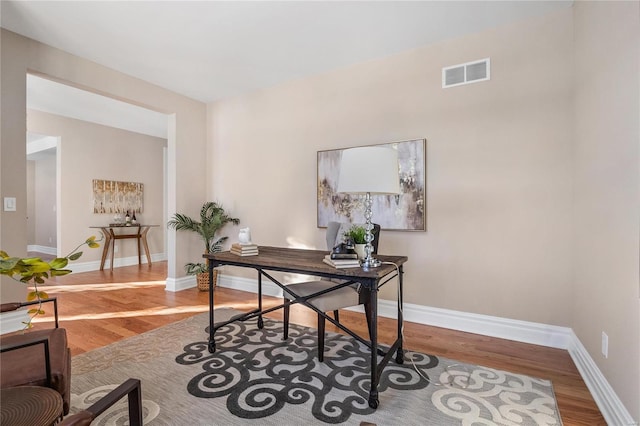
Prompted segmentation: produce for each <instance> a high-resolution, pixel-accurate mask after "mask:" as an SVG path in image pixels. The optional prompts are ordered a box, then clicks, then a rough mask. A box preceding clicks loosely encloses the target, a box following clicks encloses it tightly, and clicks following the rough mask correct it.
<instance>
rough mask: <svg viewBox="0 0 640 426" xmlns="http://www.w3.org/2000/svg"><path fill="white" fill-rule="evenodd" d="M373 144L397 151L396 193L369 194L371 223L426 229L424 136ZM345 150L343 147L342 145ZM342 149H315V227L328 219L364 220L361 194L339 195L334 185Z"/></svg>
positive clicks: (321, 225)
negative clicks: (316, 150) (397, 174)
mask: <svg viewBox="0 0 640 426" xmlns="http://www.w3.org/2000/svg"><path fill="white" fill-rule="evenodd" d="M376 146H384V147H390V148H393V149H395V150H397V151H398V168H399V175H400V190H401V194H400V195H372V196H371V198H372V200H373V207H372V212H373V216H372V217H373V222H375V223H378V224H379V225H380V226H381V228H382V229H387V230H395V231H426V229H427V227H426V210H427V206H426V194H425V171H426V164H427V163H426V148H427V140H426V139H415V140H409V141H402V142H392V143H387V144H380V145H376ZM345 149H346V148H345ZM343 151H344V149H333V150H328V151H318V169H317V175H318V183H317V191H318V193H317V202H318V227H319V228H324V227H326V226H327V224H328V223H329V222H332V221H335V222H352V223H364V222H365V218H364V195H354V194H341V193H338V192H337V191H336V188H337V187H338V179H339V176H338V175H339V170H340V162H341V159H342V152H343Z"/></svg>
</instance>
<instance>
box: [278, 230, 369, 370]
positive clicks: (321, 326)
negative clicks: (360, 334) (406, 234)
mask: <svg viewBox="0 0 640 426" xmlns="http://www.w3.org/2000/svg"><path fill="white" fill-rule="evenodd" d="M336 223H337V222H336ZM327 229H329V227H327ZM337 231H339V228H338V229H337ZM380 231H381V228H380V225H378V224H374V229H373V230H372V233H373V235H374V236H375V239H374V240H373V242H372V245H373V251H372V252H371V253H372V254H377V253H378V244H379V243H380ZM332 245H333V243H331V244H329V241H327V248H328V249H329V250H331V249H332V248H330V246H332ZM290 301H291V300H290V299H289V298H288V297H286V295H285V296H284V302H285V303H287V302H290ZM358 304H359V305H363V306H364V310H365V317H366V319H367V328H368V330H369V337H371V320H370V312H371V305H370V304H369V298H368V297H364V298H363V297H362V295H359V301H358ZM353 306H355V305H353ZM317 315H318V327H317V329H318V360H319V361H320V362H323V361H324V340H325V330H326V319H325V317H324V316H322V315H321V314H320V313H318V314H317ZM333 317H334V319H335V320H336V321H337V322H340V316H339V310H338V309H335V310H334V311H333ZM289 318H290V305H289V304H288V303H287V304H286V305H285V306H284V313H283V322H284V330H283V335H282V340H287V339H288V338H289Z"/></svg>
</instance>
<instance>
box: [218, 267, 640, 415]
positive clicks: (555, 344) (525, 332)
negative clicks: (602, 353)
mask: <svg viewBox="0 0 640 426" xmlns="http://www.w3.org/2000/svg"><path fill="white" fill-rule="evenodd" d="M218 285H219V286H221V287H228V288H233V289H236V290H243V291H248V292H251V293H256V292H257V280H256V279H249V278H240V277H234V276H230V275H222V274H219V275H218ZM262 293H263V294H264V295H267V296H275V297H281V296H282V290H281V289H280V287H278V286H277V285H275V284H273V283H272V282H270V281H269V280H266V279H263V282H262ZM349 309H350V310H354V311H358V312H363V311H364V310H363V309H362V307H360V306H358V307H354V308H349ZM397 312H398V310H397V302H396V301H394V300H383V299H380V300H379V301H378V315H380V316H381V317H386V318H397ZM402 313H403V317H404V320H405V321H410V322H415V323H418V324H424V325H430V326H434V327H443V328H448V329H452V330H458V331H464V332H467V333H474V334H480V335H483V336H491V337H497V338H499V339H507V340H513V341H516V342H523V343H531V344H534V345H540V346H547V347H551V348H557V349H565V350H567V351H568V352H569V355H570V356H571V358H572V359H573V362H574V363H575V364H576V367H577V368H578V371H579V372H580V375H581V376H582V379H583V380H584V381H585V383H586V385H587V387H588V388H589V391H590V392H591V394H592V396H593V398H594V400H595V402H596V404H597V405H598V408H599V409H600V411H601V412H602V415H603V416H604V418H605V420H606V421H607V423H608V424H610V425H625V426H626V425H636V423H635V422H634V420H633V418H632V417H631V414H630V413H629V411H628V410H627V409H626V408H625V407H624V405H623V404H622V401H620V398H619V397H618V395H616V393H615V391H614V390H613V388H612V387H611V385H609V382H607V379H606V378H605V377H604V375H603V374H602V372H601V371H600V369H599V368H598V366H597V365H596V363H595V362H594V361H593V359H592V358H591V355H589V352H587V350H586V349H585V347H584V346H583V345H582V343H581V342H580V339H578V337H577V336H576V335H575V333H574V332H573V330H572V329H571V328H569V327H560V326H555V325H548V324H540V323H535V322H529V321H520V320H513V319H508V318H500V317H493V316H489V315H480V314H473V313H468V312H459V311H453V310H449V309H441V308H433V307H429V306H422V305H415V304H411V303H405V304H404V306H403V310H402Z"/></svg>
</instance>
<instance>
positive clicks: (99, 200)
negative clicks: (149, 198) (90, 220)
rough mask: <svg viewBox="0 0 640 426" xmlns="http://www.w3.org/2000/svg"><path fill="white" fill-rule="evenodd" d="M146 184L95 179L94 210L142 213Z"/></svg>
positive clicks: (96, 211)
mask: <svg viewBox="0 0 640 426" xmlns="http://www.w3.org/2000/svg"><path fill="white" fill-rule="evenodd" d="M143 201H144V184H142V183H138V182H118V181H115V180H101V179H94V180H93V212H94V213H124V212H126V211H131V212H135V213H142V207H143V205H142V204H143Z"/></svg>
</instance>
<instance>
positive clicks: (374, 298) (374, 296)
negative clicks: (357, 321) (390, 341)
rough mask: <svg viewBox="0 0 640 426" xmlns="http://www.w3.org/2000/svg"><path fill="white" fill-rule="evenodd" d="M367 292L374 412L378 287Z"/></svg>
mask: <svg viewBox="0 0 640 426" xmlns="http://www.w3.org/2000/svg"><path fill="white" fill-rule="evenodd" d="M372 287H373V288H372V289H371V291H370V292H369V294H370V295H369V303H370V305H371V309H370V311H371V314H370V315H371V318H370V319H369V321H370V323H371V328H370V330H369V331H370V333H371V336H370V338H371V389H370V390H369V407H371V408H373V409H374V410H375V409H376V408H378V404H379V403H380V400H379V399H378V286H377V285H374V286H372Z"/></svg>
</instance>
